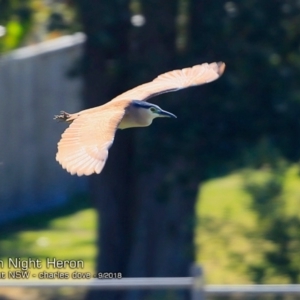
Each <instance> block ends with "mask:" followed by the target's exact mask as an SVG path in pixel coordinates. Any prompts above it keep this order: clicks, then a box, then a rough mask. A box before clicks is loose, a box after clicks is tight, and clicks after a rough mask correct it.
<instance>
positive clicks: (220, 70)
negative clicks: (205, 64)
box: [217, 61, 226, 76]
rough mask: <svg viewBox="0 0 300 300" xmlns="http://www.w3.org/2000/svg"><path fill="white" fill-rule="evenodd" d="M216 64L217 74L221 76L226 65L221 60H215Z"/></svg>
mask: <svg viewBox="0 0 300 300" xmlns="http://www.w3.org/2000/svg"><path fill="white" fill-rule="evenodd" d="M217 65H218V74H219V75H220V76H221V75H222V74H223V73H224V71H225V67H226V65H225V63H224V62H222V61H219V62H217Z"/></svg>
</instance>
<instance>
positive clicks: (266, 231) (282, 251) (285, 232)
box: [244, 145, 300, 283]
mask: <svg viewBox="0 0 300 300" xmlns="http://www.w3.org/2000/svg"><path fill="white" fill-rule="evenodd" d="M268 149H269V151H270V152H272V150H271V149H272V147H271V145H269V148H267V147H265V145H263V147H262V150H263V153H264V152H265V151H266V150H267V152H265V153H264V154H266V153H268V152H269V151H268ZM264 163H265V165H264V166H263V168H264V178H257V176H255V175H253V171H248V172H247V173H245V177H244V181H245V182H244V188H245V190H246V191H247V192H248V193H249V195H250V196H251V204H250V208H251V209H252V210H253V211H254V212H255V213H256V215H257V225H258V227H259V228H260V230H259V232H257V235H258V238H260V239H262V238H263V239H266V240H267V241H268V242H269V243H270V244H271V247H269V248H268V249H263V250H262V255H263V260H262V261H261V262H254V263H251V264H250V265H249V266H248V268H249V274H251V276H252V278H253V281H254V282H257V283H264V282H265V281H266V278H268V277H272V276H275V277H279V278H280V277H283V278H287V279H288V282H289V283H298V282H299V280H300V260H299V255H298V254H299V250H300V231H299V228H300V217H299V216H298V215H291V214H289V213H288V212H287V210H286V203H285V202H286V201H287V199H286V197H285V196H286V195H285V190H284V185H285V179H286V172H287V166H286V163H285V162H284V161H283V160H282V159H281V158H280V156H278V157H277V159H274V157H272V156H271V155H270V157H267V159H266V160H265V161H264Z"/></svg>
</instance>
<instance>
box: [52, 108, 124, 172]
mask: <svg viewBox="0 0 300 300" xmlns="http://www.w3.org/2000/svg"><path fill="white" fill-rule="evenodd" d="M124 113H125V110H124V108H122V107H119V109H116V107H114V109H104V110H102V111H97V112H94V113H90V114H82V115H80V116H78V118H76V119H75V120H74V121H73V122H72V123H71V125H70V126H69V128H67V129H66V130H65V132H64V133H63V134H62V136H61V140H60V141H59V143H58V151H57V154H56V160H57V161H58V162H59V163H60V164H61V165H62V167H63V168H64V169H66V170H67V171H68V172H70V173H71V174H72V175H74V174H77V175H78V176H82V175H91V174H93V173H97V174H99V173H100V172H101V171H102V169H103V167H104V165H105V162H106V160H107V157H108V150H109V148H110V147H111V145H112V143H113V141H114V136H115V132H116V130H117V127H118V124H119V123H120V121H121V120H122V118H123V115H124Z"/></svg>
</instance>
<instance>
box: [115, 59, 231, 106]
mask: <svg viewBox="0 0 300 300" xmlns="http://www.w3.org/2000/svg"><path fill="white" fill-rule="evenodd" d="M224 70H225V64H224V63H223V62H218V63H216V62H213V63H210V64H208V63H204V64H201V65H196V66H193V67H191V68H185V69H182V70H174V71H170V72H167V73H164V74H162V75H159V76H158V77H156V78H155V79H154V80H153V81H151V82H148V83H145V84H142V85H139V86H137V87H135V88H133V89H131V90H129V91H127V92H125V93H123V94H121V95H119V96H117V97H115V98H114V99H113V100H112V101H113V102H114V101H120V100H128V99H130V100H144V101H146V100H148V99H149V98H151V97H154V96H156V95H159V94H163V93H168V92H174V91H177V90H181V89H185V88H188V87H191V86H196V85H201V84H205V83H209V82H211V81H214V80H216V79H218V78H219V77H220V76H221V75H222V74H223V72H224Z"/></svg>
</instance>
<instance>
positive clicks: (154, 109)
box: [150, 107, 158, 113]
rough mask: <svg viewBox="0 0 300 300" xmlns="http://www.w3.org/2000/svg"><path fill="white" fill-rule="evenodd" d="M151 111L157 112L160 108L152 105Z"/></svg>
mask: <svg viewBox="0 0 300 300" xmlns="http://www.w3.org/2000/svg"><path fill="white" fill-rule="evenodd" d="M150 111H151V112H153V113H157V112H158V109H157V108H155V107H151V108H150Z"/></svg>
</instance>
